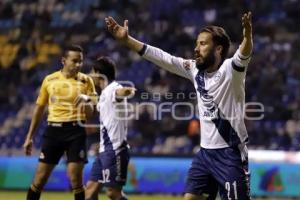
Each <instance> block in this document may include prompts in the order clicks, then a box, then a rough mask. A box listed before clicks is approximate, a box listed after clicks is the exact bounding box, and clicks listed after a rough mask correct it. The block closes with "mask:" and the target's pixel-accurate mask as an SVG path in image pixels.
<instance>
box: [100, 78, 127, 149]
mask: <svg viewBox="0 0 300 200" xmlns="http://www.w3.org/2000/svg"><path fill="white" fill-rule="evenodd" d="M119 88H122V86H121V85H120V84H119V83H117V82H115V81H113V82H111V83H110V84H109V85H108V86H106V87H105V88H104V90H103V91H102V93H101V95H100V98H99V102H98V104H97V110H98V111H99V117H100V147H99V152H100V153H101V152H104V151H110V150H114V151H119V150H121V149H120V148H121V147H124V146H127V142H126V141H127V120H126V116H127V100H126V98H124V99H123V100H122V101H117V99H116V90H117V89H119Z"/></svg>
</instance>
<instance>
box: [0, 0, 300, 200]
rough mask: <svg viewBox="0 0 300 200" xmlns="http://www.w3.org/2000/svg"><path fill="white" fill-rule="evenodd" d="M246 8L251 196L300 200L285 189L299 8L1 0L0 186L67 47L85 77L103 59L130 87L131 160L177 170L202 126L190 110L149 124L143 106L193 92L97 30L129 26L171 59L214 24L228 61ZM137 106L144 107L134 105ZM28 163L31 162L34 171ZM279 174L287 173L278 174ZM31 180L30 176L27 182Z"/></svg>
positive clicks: (299, 131)
mask: <svg viewBox="0 0 300 200" xmlns="http://www.w3.org/2000/svg"><path fill="white" fill-rule="evenodd" d="M248 10H250V11H252V13H253V34H254V51H253V58H252V61H251V62H250V65H249V68H248V72H247V78H246V102H258V103H260V104H262V105H263V108H264V109H263V111H262V112H260V113H255V112H254V113H253V112H249V113H248V116H252V117H256V116H261V115H263V117H262V118H260V120H246V125H247V128H248V133H249V141H250V142H249V149H250V150H251V151H250V159H251V160H253V164H252V165H251V167H254V164H258V168H253V170H252V171H254V175H253V176H254V178H253V180H254V183H255V180H256V179H255V176H256V175H257V188H258V189H255V188H254V187H256V186H253V185H251V187H253V188H254V191H256V193H255V192H253V193H254V194H256V195H258V196H259V195H273V196H288V197H297V196H300V193H299V192H298V193H297V192H296V189H295V191H289V189H286V188H293V187H294V186H295V188H297V187H298V188H300V172H299V171H300V170H299V168H300V166H299V165H298V163H299V160H300V159H299V154H298V152H297V151H299V150H300V123H299V120H300V66H299V63H300V53H299V52H300V34H299V30H300V26H298V23H299V21H300V12H299V11H300V1H298V0H272V1H271V0H260V1H254V0H226V1H217V0H213V1H212V0H210V1H205V0H164V1H159V0H143V1H139V0H119V1H118V0H70V1H67V0H25V1H24V0H22V1H21V0H14V1H13V0H1V1H0V46H1V48H0V155H1V157H0V158H1V161H0V163H2V164H3V165H2V168H1V169H3V170H2V171H1V170H0V188H4V189H6V188H8V189H15V188H18V187H16V186H15V185H9V184H8V183H5V181H7V179H8V178H7V177H9V176H11V175H12V174H11V175H8V174H7V170H4V169H7V164H5V163H7V162H9V161H11V160H13V159H26V158H22V157H21V156H22V155H23V152H22V145H23V142H24V138H25V135H26V133H27V130H28V128H29V124H30V119H31V116H32V111H33V108H34V104H35V99H36V97H37V94H38V91H39V87H40V85H41V81H42V80H43V78H44V77H45V76H46V75H47V74H49V73H52V72H54V71H56V70H59V69H60V68H61V66H62V65H61V62H60V59H61V51H62V49H63V47H64V46H66V45H70V44H79V45H82V47H83V48H84V51H85V54H84V56H85V58H84V69H83V71H84V72H87V73H88V72H89V71H90V69H91V65H92V60H93V59H95V58H96V57H98V56H103V55H105V56H110V57H112V58H113V59H114V60H115V62H116V63H117V66H118V68H117V69H118V76H117V79H118V80H130V81H132V82H133V83H134V85H135V87H136V88H137V94H136V96H135V97H134V99H131V100H130V102H131V103H132V104H133V105H134V108H135V111H136V113H137V116H138V117H136V118H138V119H134V120H131V121H130V123H129V133H128V140H129V141H128V142H129V144H130V145H131V151H132V154H133V155H134V156H138V157H136V158H137V159H145V160H146V161H148V160H147V158H150V157H151V158H153V157H157V156H159V157H162V156H165V157H168V158H171V159H175V160H176V158H178V157H180V158H178V159H181V157H185V159H187V164H186V165H184V166H186V167H184V170H185V171H186V170H187V168H188V166H189V163H190V157H191V156H192V155H193V153H194V152H196V151H197V149H198V148H199V141H200V137H199V132H200V131H199V128H200V126H201V125H200V124H199V122H198V120H197V111H195V112H193V113H192V114H191V110H190V108H189V107H187V106H176V107H175V113H176V116H180V117H182V118H185V120H176V119H174V118H173V117H172V113H170V112H163V113H162V115H161V117H160V118H159V119H158V116H156V114H157V113H156V114H155V112H154V111H153V106H152V105H161V104H162V103H166V102H167V103H168V102H171V103H172V104H171V106H170V107H169V108H171V107H172V105H174V104H176V103H177V102H191V103H193V104H195V103H196V99H195V98H192V97H195V96H194V95H192V96H191V94H192V93H194V92H195V91H194V89H193V85H192V84H191V83H190V82H189V81H187V80H185V79H182V78H180V77H178V76H175V75H172V74H170V73H167V72H165V71H163V70H160V69H159V68H157V67H155V66H154V65H153V64H151V63H149V62H147V61H144V60H142V59H141V58H140V57H139V56H138V55H137V54H135V53H133V52H130V51H129V50H128V49H126V48H125V47H122V46H121V45H120V44H118V43H117V42H116V41H115V40H114V39H113V38H112V37H111V36H110V34H109V33H108V32H107V31H106V27H105V23H104V17H106V16H109V15H110V16H113V17H114V18H115V19H116V20H117V21H118V22H119V23H120V24H123V20H125V19H128V20H129V31H130V34H131V35H132V36H134V37H136V38H138V39H139V40H142V41H143V42H146V43H149V44H151V45H153V46H157V47H159V48H161V49H163V50H165V51H167V52H170V53H172V54H174V55H176V56H180V57H184V58H192V57H193V49H194V46H195V40H196V37H197V34H198V32H199V30H200V29H201V28H202V27H203V26H205V25H209V24H213V25H219V26H222V27H224V29H225V30H226V31H227V32H228V34H229V35H230V37H231V41H232V49H231V51H230V54H231V55H232V54H233V53H234V51H235V50H236V49H237V48H238V45H239V43H240V42H241V39H242V28H241V20H240V18H241V16H242V14H243V13H244V12H246V11H248ZM178 94H181V95H178ZM171 96H172V97H171ZM145 102H148V103H149V102H150V103H151V105H148V106H147V105H143V103H145ZM249 108H255V106H252V107H251V106H250V107H249ZM173 114H174V113H173ZM187 116H189V117H187ZM45 126H46V116H45V120H44V121H43V123H42V124H41V126H40V128H39V130H38V133H37V135H36V137H35V139H34V148H35V155H38V152H39V147H40V145H41V135H42V133H43V130H44V128H45ZM87 131H88V134H89V139H88V146H89V149H90V151H89V153H90V156H94V155H95V150H96V145H95V144H97V139H98V135H97V131H98V130H97V128H88V130H87ZM200 135H201V133H200ZM258 151H259V153H257V152H258ZM251 152H253V153H251ZM255 152H256V153H255ZM269 153H273V154H269ZM252 155H253V156H252ZM254 155H255V156H254ZM175 157H176V158H175ZM271 158H278V159H275V160H272V159H271ZM7 159H8V160H7ZM36 159H37V158H35V159H33V161H32V162H33V164H32V166H33V169H34V167H35V164H36ZM155 159H158V158H155ZM133 160H134V159H133ZM25 161H26V160H24V162H25ZM134 161H136V162H137V163H139V160H134ZM176 161H178V160H176ZM163 162H164V161H163ZM256 162H257V163H256ZM21 163H22V162H21ZM133 163H134V162H133ZM139 165H141V166H144V164H143V162H141V163H140V164H136V166H135V168H137V171H138V169H140V167H138V166H139ZM286 167H287V168H286ZM290 167H292V168H290ZM135 168H134V169H135ZM256 170H257V171H256ZM286 170H287V171H288V172H293V174H285V172H284V171H286ZM293 170H294V171H293ZM297 171H298V172H297ZM133 172H134V173H135V172H136V171H135V170H133ZM256 172H257V173H256ZM136 173H137V176H141V175H140V174H139V172H136ZM140 173H142V172H140ZM264 177H266V178H265V179H264ZM276 177H277V178H276ZM278 177H279V178H278ZM152 178H153V177H152ZM183 179H184V175H183ZM30 180H31V179H30V177H29V178H28V181H29V183H30ZM1 181H2V185H1ZM135 181H138V180H135ZM287 181H289V182H287ZM29 183H28V185H29ZM254 183H253V184H254ZM7 184H8V185H9V186H7ZM132 184H133V185H134V184H138V183H136V182H133V183H132ZM251 184H252V183H251ZM264 184H265V185H264ZM28 185H26V184H25V186H23V188H26V187H27V186H28ZM14 186H15V187H14ZM135 186H136V189H137V188H138V189H137V191H139V190H141V187H138V186H139V185H135ZM140 186H141V185H140ZM287 186H289V187H287ZM290 186H291V187H290ZM20 188H21V189H22V187H21V186H20ZM179 188H180V187H179ZM54 189H55V188H54ZM58 189H59V188H58ZM181 189H182V188H181ZM128 190H130V189H128ZM291 190H292V189H291ZM132 191H135V190H134V189H132ZM141 191H143V190H141ZM166 191H168V190H167V189H166ZM176 191H177V192H178V190H176ZM176 191H175V193H176ZM257 191H259V192H257ZM148 192H149V191H148ZM150 192H151V191H150ZM153 192H157V191H156V190H153ZM159 192H162V193H163V192H164V191H159ZM180 192H181V190H180V189H179V193H180Z"/></svg>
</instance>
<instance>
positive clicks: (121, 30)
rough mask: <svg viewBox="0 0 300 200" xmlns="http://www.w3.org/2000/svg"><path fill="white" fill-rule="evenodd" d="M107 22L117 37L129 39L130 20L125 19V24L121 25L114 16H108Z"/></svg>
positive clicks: (109, 28)
mask: <svg viewBox="0 0 300 200" xmlns="http://www.w3.org/2000/svg"><path fill="white" fill-rule="evenodd" d="M105 23H106V26H107V29H108V31H109V32H110V33H111V34H112V35H113V36H114V37H115V38H116V39H117V40H121V41H125V40H127V39H128V20H125V21H124V26H120V25H119V24H118V23H117V22H116V21H115V20H114V18H112V17H110V16H109V17H106V18H105Z"/></svg>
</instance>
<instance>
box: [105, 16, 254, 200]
mask: <svg viewBox="0 0 300 200" xmlns="http://www.w3.org/2000/svg"><path fill="white" fill-rule="evenodd" d="M105 22H106V25H107V28H108V31H109V32H110V33H111V34H112V35H113V36H114V37H115V38H116V39H117V40H118V41H119V42H120V43H121V44H124V45H125V46H127V47H129V48H130V49H132V50H134V51H136V52H138V53H139V54H140V55H141V56H142V57H143V58H145V59H147V60H149V61H150V62H153V63H154V64H156V65H158V66H160V67H162V68H163V69H165V70H168V71H170V72H172V73H175V74H177V75H179V76H182V77H185V78H187V79H189V80H190V81H191V82H192V83H193V84H194V87H195V89H196V91H197V98H198V109H199V116H200V123H201V142H200V145H201V149H200V151H199V152H198V153H197V154H196V155H195V157H194V159H193V162H192V165H191V167H190V169H189V172H188V177H187V182H186V185H185V194H184V200H198V199H205V198H206V197H208V198H209V199H213V198H214V196H215V193H216V191H217V190H219V192H220V196H221V198H222V199H227V200H232V199H239V200H247V199H250V194H249V193H250V188H249V187H250V186H249V172H248V155H247V154H248V153H247V148H246V143H247V142H248V134H247V130H246V127H245V123H244V105H245V76H246V71H247V66H248V64H249V61H250V58H251V53H252V47H253V41H252V22H251V12H248V13H245V14H244V15H243V16H242V27H243V38H242V42H241V44H240V46H239V48H238V49H237V50H236V52H235V54H234V55H233V57H231V58H228V59H227V58H226V57H227V53H228V49H229V47H230V39H229V36H228V35H227V33H226V32H225V30H224V29H223V28H221V27H218V26H207V27H204V28H203V29H202V30H201V31H200V33H199V34H198V37H197V40H196V45H195V49H194V55H195V56H194V59H183V58H180V57H175V56H172V55H170V54H169V53H167V52H164V51H163V50H161V49H159V48H156V47H153V46H150V45H148V44H144V43H142V42H140V41H138V40H136V39H134V38H133V37H131V36H130V35H129V32H128V21H127V20H125V21H124V26H120V25H119V24H118V23H117V22H116V21H115V20H114V19H113V18H112V17H107V18H105Z"/></svg>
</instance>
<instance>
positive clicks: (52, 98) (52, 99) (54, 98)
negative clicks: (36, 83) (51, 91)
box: [50, 95, 58, 103]
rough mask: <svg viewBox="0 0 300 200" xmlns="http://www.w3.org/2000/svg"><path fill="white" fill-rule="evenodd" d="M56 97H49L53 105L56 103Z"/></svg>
mask: <svg viewBox="0 0 300 200" xmlns="http://www.w3.org/2000/svg"><path fill="white" fill-rule="evenodd" d="M57 99H58V98H57V96H55V95H53V96H51V97H50V101H51V103H55V102H57Z"/></svg>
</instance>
